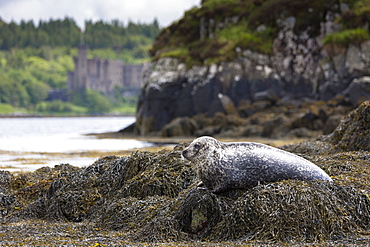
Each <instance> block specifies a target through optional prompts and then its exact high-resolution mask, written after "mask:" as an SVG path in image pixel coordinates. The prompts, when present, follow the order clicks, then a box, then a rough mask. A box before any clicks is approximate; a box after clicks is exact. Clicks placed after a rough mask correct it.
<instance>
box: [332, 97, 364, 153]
mask: <svg viewBox="0 0 370 247" xmlns="http://www.w3.org/2000/svg"><path fill="white" fill-rule="evenodd" d="M369 136H370V101H365V102H364V103H362V104H361V105H360V106H359V107H358V108H357V109H356V110H354V111H352V112H351V113H350V114H349V115H347V116H346V117H345V118H344V119H343V120H342V122H341V123H340V125H339V126H338V128H336V129H335V130H334V132H333V133H332V134H330V135H329V136H328V141H329V142H330V143H331V144H332V145H333V147H332V149H331V150H332V151H358V150H365V151H370V141H369Z"/></svg>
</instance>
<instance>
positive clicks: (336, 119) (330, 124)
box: [323, 114, 344, 135]
mask: <svg viewBox="0 0 370 247" xmlns="http://www.w3.org/2000/svg"><path fill="white" fill-rule="evenodd" d="M343 117H344V116H343V115H341V114H336V115H332V116H330V117H329V118H328V120H327V121H326V122H325V125H324V129H323V131H324V132H323V134H324V135H328V134H330V133H332V132H333V131H334V130H335V129H336V128H337V127H338V125H339V124H340V121H341V120H342V119H343Z"/></svg>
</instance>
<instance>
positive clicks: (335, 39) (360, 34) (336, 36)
mask: <svg viewBox="0 0 370 247" xmlns="http://www.w3.org/2000/svg"><path fill="white" fill-rule="evenodd" d="M368 39H370V35H369V33H368V31H366V30H364V29H362V28H356V29H347V30H343V31H341V32H336V33H331V34H328V35H327V36H326V37H325V38H324V44H331V45H337V46H342V47H347V46H348V45H349V44H351V43H361V42H363V41H365V40H368Z"/></svg>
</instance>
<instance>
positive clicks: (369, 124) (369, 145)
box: [283, 101, 370, 154]
mask: <svg viewBox="0 0 370 247" xmlns="http://www.w3.org/2000/svg"><path fill="white" fill-rule="evenodd" d="M369 136H370V101H365V102H363V103H362V104H361V105H360V106H359V107H357V108H356V109H355V110H353V111H352V112H350V113H349V114H348V115H347V116H346V117H345V118H344V119H342V121H341V122H340V124H339V126H338V127H337V128H336V129H335V130H334V131H333V132H332V133H331V134H329V135H323V136H320V137H319V138H317V139H315V140H308V141H304V142H301V143H298V144H294V145H288V146H285V147H283V148H284V149H286V150H288V151H292V152H298V153H309V154H326V153H337V152H347V151H370V142H369Z"/></svg>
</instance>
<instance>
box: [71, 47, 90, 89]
mask: <svg viewBox="0 0 370 247" xmlns="http://www.w3.org/2000/svg"><path fill="white" fill-rule="evenodd" d="M73 59H74V63H75V71H74V72H72V73H70V74H69V75H68V77H69V78H68V89H69V90H78V89H86V87H87V73H88V71H87V46H86V45H80V46H79V47H78V56H77V57H74V58H73Z"/></svg>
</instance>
